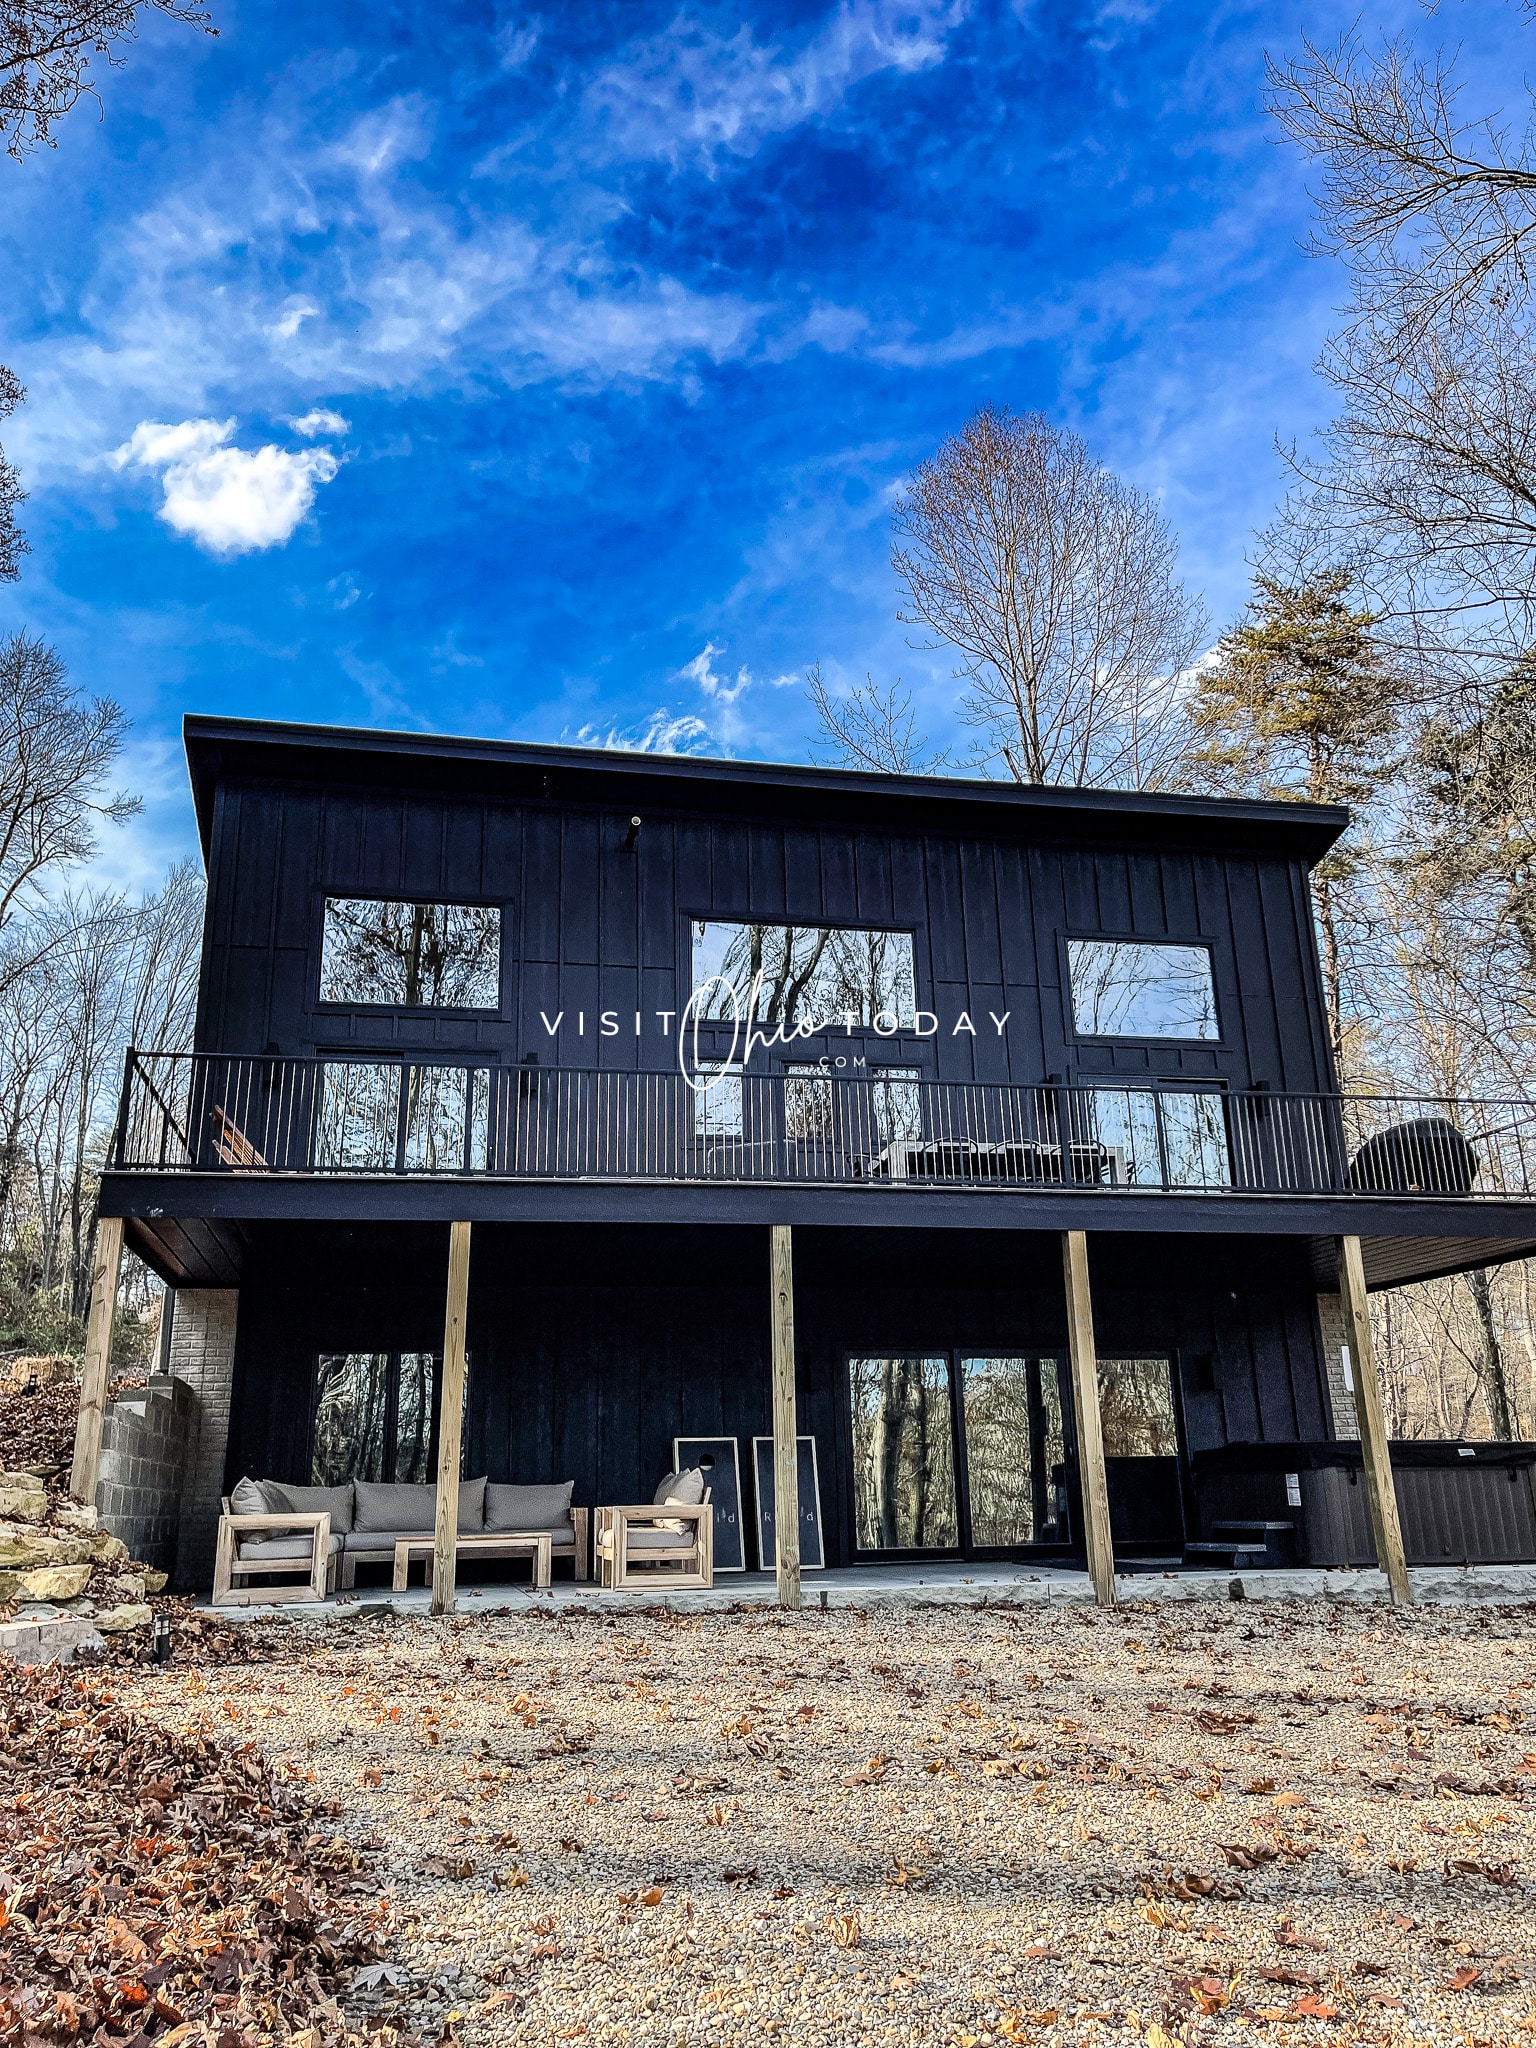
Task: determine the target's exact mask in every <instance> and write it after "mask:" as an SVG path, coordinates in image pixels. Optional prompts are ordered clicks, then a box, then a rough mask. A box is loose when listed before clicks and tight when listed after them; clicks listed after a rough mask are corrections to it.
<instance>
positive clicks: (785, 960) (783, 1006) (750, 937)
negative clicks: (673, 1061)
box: [693, 922, 917, 1030]
mask: <svg viewBox="0 0 1536 2048" xmlns="http://www.w3.org/2000/svg"><path fill="white" fill-rule="evenodd" d="M759 976H761V980H760V981H759V980H758V977H759ZM754 983H757V988H758V996H757V1007H756V1013H755V1014H756V1019H757V1021H758V1022H759V1023H765V1024H784V1025H792V1024H802V1025H809V1026H811V1027H812V1028H819V1027H824V1026H831V1025H834V1024H843V1023H848V1024H855V1025H858V1024H868V1025H873V1024H875V1023H877V1022H878V1023H879V1024H880V1026H881V1027H882V1029H886V1030H893V1029H898V1028H901V1027H906V1028H910V1027H911V1025H912V1023H913V1021H914V1017H915V1013H916V1009H917V986H916V981H915V979H914V973H913V953H912V934H911V933H910V932H877V931H863V930H855V929H852V928H850V927H845V926H829V925H804V924H716V923H713V922H703V923H695V925H694V927H693V986H694V989H695V990H696V991H700V992H702V993H701V999H700V1001H699V1003H698V1005H697V1014H698V1015H699V1016H701V1017H706V1018H709V1017H717V1018H730V1017H732V1016H733V1015H734V1014H736V1012H735V1011H733V1008H732V1003H731V997H730V994H728V993H727V986H728V987H729V989H730V990H733V991H734V992H735V996H736V1003H737V1006H738V1007H739V1013H740V1015H741V1016H743V1017H745V1016H746V1014H747V1003H748V999H749V996H750V992H751V990H752V987H753V985H754Z"/></svg>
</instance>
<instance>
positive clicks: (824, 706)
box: [805, 661, 949, 775]
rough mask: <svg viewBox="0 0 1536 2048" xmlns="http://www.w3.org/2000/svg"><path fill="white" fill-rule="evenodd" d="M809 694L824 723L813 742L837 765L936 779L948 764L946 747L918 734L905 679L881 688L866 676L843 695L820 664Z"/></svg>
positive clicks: (809, 680)
mask: <svg viewBox="0 0 1536 2048" xmlns="http://www.w3.org/2000/svg"><path fill="white" fill-rule="evenodd" d="M805 692H806V695H807V696H808V697H809V698H810V700H811V704H812V707H813V708H814V710H815V712H816V716H817V719H818V721H819V724H820V731H819V732H818V733H817V735H816V739H815V741H814V742H813V744H816V745H819V746H820V747H822V748H823V749H824V750H825V751H826V752H827V753H828V754H830V756H831V759H832V761H833V762H834V763H835V764H836V765H838V766H841V767H845V768H871V769H874V770H875V771H876V772H877V773H878V774H881V775H937V774H940V773H941V772H942V771H943V770H944V769H945V768H946V767H947V766H948V764H949V754H948V751H947V749H940V750H935V749H933V748H932V747H931V745H930V743H929V739H928V735H927V734H926V733H922V732H919V731H918V727H917V714H916V712H915V711H914V710H913V708H912V692H911V691H910V690H905V689H903V688H902V684H901V678H900V676H898V677H897V678H896V681H895V682H894V683H893V684H890V685H889V686H888V687H885V688H882V687H881V685H880V684H878V683H877V682H876V681H875V679H874V677H873V676H870V675H866V676H865V678H864V680H863V682H862V683H855V684H854V686H853V688H852V689H851V690H850V691H849V692H848V694H847V696H845V697H839V696H837V695H835V694H834V692H833V691H832V690H831V688H830V687H829V686H828V684H827V681H826V679H825V677H824V676H823V675H822V673H821V663H820V662H819V661H817V662H812V664H811V666H810V668H809V669H807V671H806V676H805Z"/></svg>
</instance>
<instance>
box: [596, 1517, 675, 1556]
mask: <svg viewBox="0 0 1536 2048" xmlns="http://www.w3.org/2000/svg"><path fill="white" fill-rule="evenodd" d="M625 1540H626V1543H627V1545H628V1548H629V1549H630V1550H631V1551H636V1550H659V1551H667V1550H675V1551H678V1552H680V1553H681V1552H683V1551H691V1550H692V1549H693V1540H694V1531H693V1524H692V1523H691V1522H690V1523H689V1524H688V1529H687V1533H686V1534H685V1535H682V1536H679V1535H678V1533H677V1531H676V1530H675V1529H670V1528H660V1527H658V1526H657V1524H655V1523H654V1522H631V1523H630V1525H629V1533H628V1536H627V1537H626V1539H625ZM600 1548H602V1549H604V1550H606V1549H607V1548H608V1545H607V1544H606V1543H604V1544H602V1545H601V1546H600Z"/></svg>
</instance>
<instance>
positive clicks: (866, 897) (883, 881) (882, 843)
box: [853, 832, 901, 926]
mask: <svg viewBox="0 0 1536 2048" xmlns="http://www.w3.org/2000/svg"><path fill="white" fill-rule="evenodd" d="M853 881H854V893H855V898H856V901H855V906H854V907H855V910H856V913H857V915H858V919H859V922H860V923H861V924H869V925H876V926H882V925H895V924H899V923H900V922H901V920H900V919H899V918H898V917H897V915H896V909H895V898H894V894H893V892H892V887H891V842H890V841H889V840H888V839H884V838H880V837H877V836H876V835H875V834H874V833H872V832H856V833H855V834H854V835H853Z"/></svg>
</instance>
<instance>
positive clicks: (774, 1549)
mask: <svg viewBox="0 0 1536 2048" xmlns="http://www.w3.org/2000/svg"><path fill="white" fill-rule="evenodd" d="M796 1441H797V1442H798V1444H799V1446H800V1569H801V1571H803V1572H818V1571H822V1570H824V1569H825V1566H826V1562H827V1557H826V1552H825V1551H824V1550H823V1549H822V1547H821V1476H820V1474H819V1473H818V1471H817V1469H816V1439H815V1437H813V1436H802V1437H799V1438H797V1439H796ZM752 1449H753V1451H754V1453H755V1458H754V1463H755V1465H756V1468H757V1554H758V1558H759V1559H760V1561H761V1563H762V1568H763V1570H764V1571H765V1572H772V1571H777V1570H778V1568H779V1544H778V1538H777V1537H776V1536H775V1535H774V1533H773V1530H774V1522H773V1438H772V1437H771V1436H755V1437H753V1439H752Z"/></svg>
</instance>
